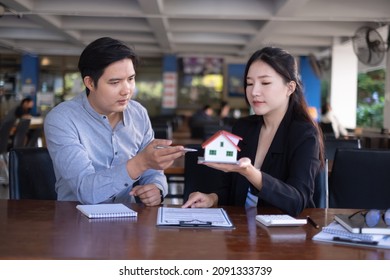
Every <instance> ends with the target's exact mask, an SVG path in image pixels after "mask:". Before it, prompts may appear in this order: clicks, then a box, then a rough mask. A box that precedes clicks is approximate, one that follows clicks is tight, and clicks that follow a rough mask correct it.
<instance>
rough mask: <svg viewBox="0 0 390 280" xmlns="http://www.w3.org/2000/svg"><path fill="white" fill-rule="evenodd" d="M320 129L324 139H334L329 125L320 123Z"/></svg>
mask: <svg viewBox="0 0 390 280" xmlns="http://www.w3.org/2000/svg"><path fill="white" fill-rule="evenodd" d="M320 128H321V130H322V134H323V135H324V138H325V139H336V135H335V133H334V130H333V127H332V124H331V123H324V122H320Z"/></svg>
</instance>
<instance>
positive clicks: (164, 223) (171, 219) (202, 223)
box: [156, 207, 235, 229]
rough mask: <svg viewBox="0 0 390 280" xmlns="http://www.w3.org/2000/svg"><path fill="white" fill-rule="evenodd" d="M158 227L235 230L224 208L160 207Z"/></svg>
mask: <svg viewBox="0 0 390 280" xmlns="http://www.w3.org/2000/svg"><path fill="white" fill-rule="evenodd" d="M156 225H157V226H158V227H179V228H212V229H216V228H218V229H233V228H235V227H234V225H233V223H232V222H231V220H230V218H229V216H228V214H227V213H226V211H225V210H224V209H223V208H179V207H160V208H159V209H158V214H157V223H156Z"/></svg>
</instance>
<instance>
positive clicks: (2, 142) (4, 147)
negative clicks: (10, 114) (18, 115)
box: [0, 119, 15, 154]
mask: <svg viewBox="0 0 390 280" xmlns="http://www.w3.org/2000/svg"><path fill="white" fill-rule="evenodd" d="M14 124H15V119H6V120H4V121H3V122H2V123H1V126H0V153H1V154H5V153H7V152H8V145H9V136H10V133H11V129H12V127H13V126H14Z"/></svg>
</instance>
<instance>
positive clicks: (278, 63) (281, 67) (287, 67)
mask: <svg viewBox="0 0 390 280" xmlns="http://www.w3.org/2000/svg"><path fill="white" fill-rule="evenodd" d="M259 60H261V61H264V62H265V63H267V64H268V65H269V66H271V67H272V68H273V69H274V70H275V71H276V72H277V73H279V75H280V76H282V78H283V80H284V81H285V82H286V83H289V82H291V81H294V82H295V84H296V87H295V91H294V92H293V94H291V95H290V100H289V106H290V107H292V110H293V116H294V117H295V118H297V119H300V120H304V121H307V122H310V123H311V124H312V125H313V126H314V127H315V128H316V130H317V135H318V142H319V146H320V155H319V157H320V160H321V164H322V165H323V164H324V162H325V156H324V141H323V135H322V131H321V129H320V128H319V126H318V124H317V122H316V121H314V120H313V118H312V117H311V116H310V114H309V110H308V106H307V103H306V99H305V96H304V94H303V86H302V82H301V80H300V77H299V74H298V65H297V62H296V60H295V58H294V57H293V56H292V55H291V54H290V53H288V52H287V51H285V50H283V49H281V48H276V47H265V48H263V49H261V50H258V51H256V52H255V53H253V54H252V56H251V57H250V58H249V60H248V62H247V64H246V67H245V74H244V91H245V93H246V87H247V81H246V77H247V76H248V71H249V67H250V66H251V65H252V63H253V62H255V61H259ZM245 100H246V102H247V103H248V104H249V101H248V98H247V96H246V94H245Z"/></svg>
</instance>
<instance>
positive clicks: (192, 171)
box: [183, 144, 227, 205]
mask: <svg viewBox="0 0 390 280" xmlns="http://www.w3.org/2000/svg"><path fill="white" fill-rule="evenodd" d="M186 146H187V147H189V148H194V149H197V150H198V151H197V152H187V153H186V154H185V159H184V191H183V201H184V202H186V201H187V200H188V196H189V195H190V194H191V193H192V192H195V191H199V192H203V193H212V192H214V191H215V190H217V189H218V188H219V186H220V184H221V179H222V176H223V174H224V172H222V171H219V170H216V169H213V168H210V167H208V166H205V165H202V164H198V157H203V155H204V150H203V149H202V146H201V145H200V144H193V145H186ZM219 203H220V204H223V205H225V204H227V202H225V201H219Z"/></svg>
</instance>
